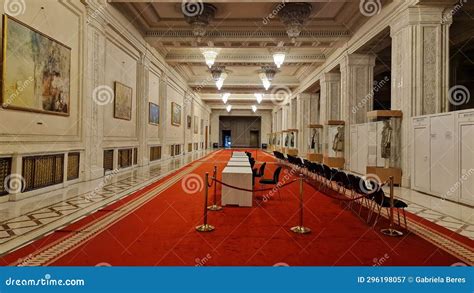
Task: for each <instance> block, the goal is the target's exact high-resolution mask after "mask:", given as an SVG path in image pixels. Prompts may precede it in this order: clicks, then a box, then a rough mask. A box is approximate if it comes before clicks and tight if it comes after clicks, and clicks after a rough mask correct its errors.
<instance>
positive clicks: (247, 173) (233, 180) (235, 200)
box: [222, 167, 252, 207]
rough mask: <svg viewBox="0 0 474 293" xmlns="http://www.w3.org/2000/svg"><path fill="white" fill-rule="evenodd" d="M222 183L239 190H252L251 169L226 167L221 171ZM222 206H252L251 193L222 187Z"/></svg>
mask: <svg viewBox="0 0 474 293" xmlns="http://www.w3.org/2000/svg"><path fill="white" fill-rule="evenodd" d="M222 182H224V183H226V184H229V185H232V186H235V187H240V188H247V189H249V188H252V169H250V168H249V167H226V168H225V169H224V171H222ZM222 205H223V206H226V205H238V206H241V207H251V206H252V192H250V191H243V190H238V189H234V188H231V187H227V186H225V185H222Z"/></svg>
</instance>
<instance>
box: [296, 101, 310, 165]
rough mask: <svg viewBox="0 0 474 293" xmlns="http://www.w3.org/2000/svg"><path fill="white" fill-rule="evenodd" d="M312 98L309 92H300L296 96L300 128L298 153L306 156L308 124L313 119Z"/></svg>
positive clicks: (297, 126)
mask: <svg viewBox="0 0 474 293" xmlns="http://www.w3.org/2000/svg"><path fill="white" fill-rule="evenodd" d="M310 99H311V94H309V93H302V94H299V95H298V96H297V98H296V105H297V109H296V112H297V116H296V128H297V129H298V155H299V156H300V157H306V154H307V153H308V136H309V129H308V125H309V124H310V120H311V119H310V118H311V107H310V101H311V100H310Z"/></svg>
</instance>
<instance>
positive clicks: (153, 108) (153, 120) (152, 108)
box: [148, 102, 160, 125]
mask: <svg viewBox="0 0 474 293" xmlns="http://www.w3.org/2000/svg"><path fill="white" fill-rule="evenodd" d="M148 123H150V124H153V125H158V124H160V106H158V105H157V104H155V103H151V102H150V103H148Z"/></svg>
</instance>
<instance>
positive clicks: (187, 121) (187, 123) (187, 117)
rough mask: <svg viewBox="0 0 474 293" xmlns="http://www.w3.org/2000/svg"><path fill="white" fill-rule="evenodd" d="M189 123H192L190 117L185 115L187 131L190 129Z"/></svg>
mask: <svg viewBox="0 0 474 293" xmlns="http://www.w3.org/2000/svg"><path fill="white" fill-rule="evenodd" d="M191 123H192V121H191V116H190V115H187V116H186V125H187V127H188V129H191Z"/></svg>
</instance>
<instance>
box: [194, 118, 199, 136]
mask: <svg viewBox="0 0 474 293" xmlns="http://www.w3.org/2000/svg"><path fill="white" fill-rule="evenodd" d="M198 123H199V117H198V116H194V134H198V133H199V128H198V127H199V125H198Z"/></svg>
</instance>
